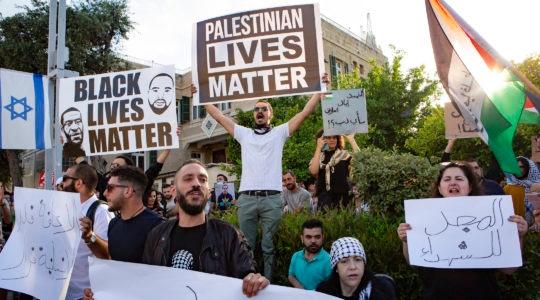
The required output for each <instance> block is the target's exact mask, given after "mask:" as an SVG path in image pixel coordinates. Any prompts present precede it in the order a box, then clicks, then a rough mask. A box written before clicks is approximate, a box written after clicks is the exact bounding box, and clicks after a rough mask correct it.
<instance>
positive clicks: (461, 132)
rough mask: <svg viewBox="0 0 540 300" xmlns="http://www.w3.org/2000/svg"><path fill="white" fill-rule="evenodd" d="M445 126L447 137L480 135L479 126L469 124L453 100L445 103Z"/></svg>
mask: <svg viewBox="0 0 540 300" xmlns="http://www.w3.org/2000/svg"><path fill="white" fill-rule="evenodd" d="M444 126H445V135H446V138H447V139H450V138H454V137H456V138H471V137H478V131H479V130H478V128H476V127H474V126H471V125H469V123H467V121H465V119H464V118H463V116H462V115H461V113H460V112H459V110H458V109H457V108H456V107H455V106H454V105H453V104H452V103H451V102H447V103H445V104H444Z"/></svg>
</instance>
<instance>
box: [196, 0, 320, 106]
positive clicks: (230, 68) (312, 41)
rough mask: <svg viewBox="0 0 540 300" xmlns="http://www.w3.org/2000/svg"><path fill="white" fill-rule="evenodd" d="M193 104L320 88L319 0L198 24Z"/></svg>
mask: <svg viewBox="0 0 540 300" xmlns="http://www.w3.org/2000/svg"><path fill="white" fill-rule="evenodd" d="M192 47H193V49H192V66H193V68H192V72H193V74H192V76H193V80H194V83H195V85H196V86H198V92H197V93H196V94H194V95H193V96H194V105H198V104H208V103H215V102H223V101H235V100H247V99H260V98H269V97H275V96H286V95H293V94H308V93H314V92H319V91H321V90H322V89H323V88H324V87H323V85H322V83H321V76H322V74H323V73H324V64H323V48H322V33H321V20H320V15H319V6H318V4H309V5H298V6H286V7H276V8H269V9H262V10H254V11H249V12H242V13H237V14H232V15H227V16H223V17H218V18H214V19H209V20H205V21H202V22H198V23H196V24H194V27H193V43H192Z"/></svg>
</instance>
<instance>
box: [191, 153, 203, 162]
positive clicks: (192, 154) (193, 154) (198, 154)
mask: <svg viewBox="0 0 540 300" xmlns="http://www.w3.org/2000/svg"><path fill="white" fill-rule="evenodd" d="M191 158H193V159H198V160H201V154H200V153H198V152H191Z"/></svg>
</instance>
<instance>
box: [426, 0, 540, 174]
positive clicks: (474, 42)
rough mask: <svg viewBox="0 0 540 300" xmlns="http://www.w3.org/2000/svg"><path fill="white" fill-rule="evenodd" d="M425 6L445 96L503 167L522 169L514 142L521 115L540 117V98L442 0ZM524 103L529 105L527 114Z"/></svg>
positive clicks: (428, 1) (513, 170)
mask: <svg viewBox="0 0 540 300" xmlns="http://www.w3.org/2000/svg"><path fill="white" fill-rule="evenodd" d="M426 12H427V18H428V23H429V31H430V35H431V44H432V47H433V53H434V56H435V62H436V65H437V73H438V75H439V79H440V81H441V83H442V85H443V86H444V88H445V90H446V92H447V94H448V96H449V97H450V99H451V100H452V102H453V103H454V104H455V105H456V106H457V107H458V109H459V110H460V112H461V114H462V115H463V117H464V118H465V119H466V121H467V122H468V124H470V125H471V126H476V128H477V129H478V134H479V136H480V137H481V138H482V140H483V141H484V142H485V143H487V144H488V145H489V147H490V148H491V151H492V152H493V154H494V155H495V158H496V159H497V161H498V162H499V165H500V166H501V169H502V170H503V171H504V172H508V173H512V174H521V171H520V169H519V167H518V164H517V162H516V156H515V154H514V150H513V148H512V142H513V140H514V134H515V132H516V128H517V125H518V122H520V118H522V116H523V118H524V120H525V119H527V121H528V122H527V123H529V122H533V123H534V120H535V117H536V120H538V121H540V117H539V116H538V111H540V98H539V97H538V96H536V95H534V94H533V93H532V92H530V91H528V90H526V89H525V83H524V80H526V79H525V78H524V77H523V75H521V74H520V73H519V72H517V70H516V69H515V68H514V67H513V66H512V65H511V64H510V63H509V62H508V61H506V60H505V59H503V58H502V57H501V56H500V55H499V54H498V53H497V52H496V51H495V50H494V49H493V48H492V47H491V46H489V44H488V43H487V42H486V41H484V39H483V38H482V37H481V36H480V35H479V34H477V33H476V32H475V31H474V30H473V29H472V28H471V27H470V26H469V25H468V24H467V23H466V22H465V21H464V20H463V19H461V17H460V16H459V15H458V14H456V12H455V11H454V10H452V8H450V7H449V6H448V5H447V4H446V3H445V2H444V1H442V0H426ZM535 102H536V103H535ZM526 103H527V108H528V109H530V111H527V113H526V114H525V113H523V111H524V107H525V104H526ZM535 104H536V105H535ZM522 113H523V114H522ZM525 117H527V118H525ZM524 120H521V121H524Z"/></svg>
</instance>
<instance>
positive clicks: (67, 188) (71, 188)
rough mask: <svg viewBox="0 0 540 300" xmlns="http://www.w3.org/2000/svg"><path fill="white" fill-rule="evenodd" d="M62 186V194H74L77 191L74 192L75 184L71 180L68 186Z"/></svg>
mask: <svg viewBox="0 0 540 300" xmlns="http://www.w3.org/2000/svg"><path fill="white" fill-rule="evenodd" d="M62 186H63V191H64V192H70V193H76V192H77V191H76V190H75V182H74V181H73V180H71V183H70V184H69V185H62Z"/></svg>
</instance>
